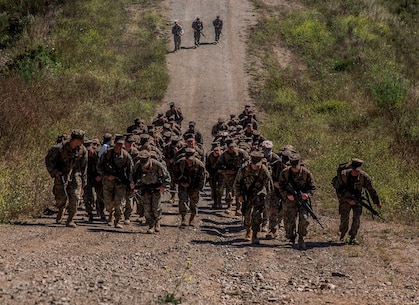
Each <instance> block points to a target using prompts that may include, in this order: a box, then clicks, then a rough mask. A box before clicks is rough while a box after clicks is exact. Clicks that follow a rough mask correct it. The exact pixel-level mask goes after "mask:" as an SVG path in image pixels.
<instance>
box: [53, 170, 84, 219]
mask: <svg viewBox="0 0 419 305" xmlns="http://www.w3.org/2000/svg"><path fill="white" fill-rule="evenodd" d="M52 193H53V194H54V197H55V203H56V206H57V208H58V209H59V210H64V208H65V207H66V204H67V197H66V195H65V192H64V185H63V183H62V181H61V179H60V178H55V180H54V186H53V188H52ZM82 193H83V186H82V179H81V177H80V175H75V176H74V177H73V178H72V180H71V181H68V183H67V194H68V204H67V212H68V220H67V221H68V222H69V221H71V220H72V219H73V217H74V215H76V213H77V206H78V204H79V202H80V201H81V199H82Z"/></svg>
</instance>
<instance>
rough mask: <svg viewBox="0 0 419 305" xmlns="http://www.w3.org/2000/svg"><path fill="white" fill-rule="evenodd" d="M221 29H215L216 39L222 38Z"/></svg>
mask: <svg viewBox="0 0 419 305" xmlns="http://www.w3.org/2000/svg"><path fill="white" fill-rule="evenodd" d="M220 35H221V30H220V29H215V41H218V40H220Z"/></svg>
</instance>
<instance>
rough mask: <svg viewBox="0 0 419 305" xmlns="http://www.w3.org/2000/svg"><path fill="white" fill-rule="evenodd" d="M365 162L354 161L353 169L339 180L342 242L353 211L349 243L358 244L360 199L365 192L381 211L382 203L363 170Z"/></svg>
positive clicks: (355, 159)
mask: <svg viewBox="0 0 419 305" xmlns="http://www.w3.org/2000/svg"><path fill="white" fill-rule="evenodd" d="M363 163H364V161H362V160H361V159H358V158H354V159H352V162H351V168H349V169H346V170H343V171H342V172H341V173H340V174H339V175H338V179H337V189H336V194H337V196H338V199H339V214H340V225H339V231H340V240H341V241H344V238H345V235H346V233H347V232H348V228H349V216H350V213H351V210H352V213H353V215H352V225H351V229H350V230H349V237H350V239H349V243H350V244H358V241H357V240H356V236H357V234H358V231H359V227H360V225H361V214H362V205H361V203H360V198H361V196H362V193H363V191H364V189H365V190H367V191H368V192H369V194H370V195H371V199H372V201H373V202H374V204H376V205H377V206H378V208H380V209H381V207H382V205H381V201H380V198H379V196H378V193H377V191H376V189H375V187H374V185H373V183H372V180H371V177H370V176H369V175H368V174H367V173H366V172H364V171H363V170H362V165H363Z"/></svg>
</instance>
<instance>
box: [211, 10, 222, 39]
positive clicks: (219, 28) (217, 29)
mask: <svg viewBox="0 0 419 305" xmlns="http://www.w3.org/2000/svg"><path fill="white" fill-rule="evenodd" d="M212 25H213V26H214V31H215V43H218V41H219V40H220V35H221V31H222V30H223V21H222V20H221V19H220V16H217V17H216V18H215V19H214V21H213V22H212Z"/></svg>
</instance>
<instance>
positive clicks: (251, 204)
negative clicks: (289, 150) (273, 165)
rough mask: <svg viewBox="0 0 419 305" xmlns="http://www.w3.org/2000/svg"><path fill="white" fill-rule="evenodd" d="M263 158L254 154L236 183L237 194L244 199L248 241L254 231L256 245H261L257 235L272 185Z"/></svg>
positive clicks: (240, 171) (256, 153)
mask: <svg viewBox="0 0 419 305" xmlns="http://www.w3.org/2000/svg"><path fill="white" fill-rule="evenodd" d="M262 158H263V154H262V153H260V152H252V153H251V162H250V163H249V164H247V165H246V166H245V167H242V168H241V169H240V170H239V172H238V173H237V177H236V180H235V182H234V189H235V192H236V194H237V195H238V196H240V197H243V199H244V205H245V219H244V226H245V228H246V239H247V240H250V237H251V231H253V236H252V242H253V243H256V244H258V243H259V239H258V238H257V233H258V232H259V231H260V227H261V224H262V216H263V212H264V207H265V202H266V196H267V194H268V193H269V191H270V188H271V185H272V179H271V175H270V173H269V170H268V168H267V167H266V166H265V165H263V164H262ZM252 166H253V167H254V168H253V167H252Z"/></svg>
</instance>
